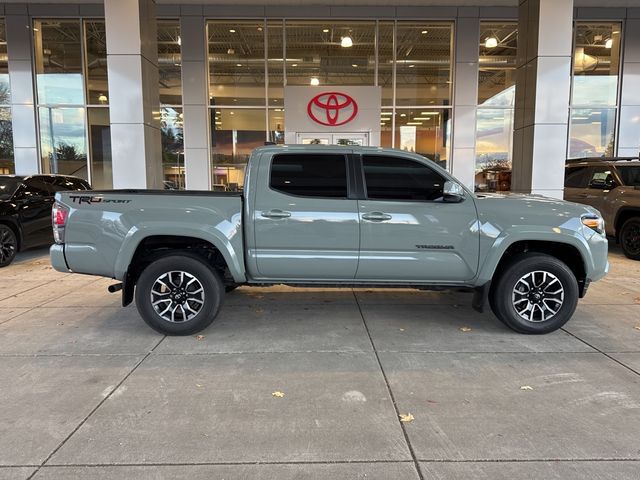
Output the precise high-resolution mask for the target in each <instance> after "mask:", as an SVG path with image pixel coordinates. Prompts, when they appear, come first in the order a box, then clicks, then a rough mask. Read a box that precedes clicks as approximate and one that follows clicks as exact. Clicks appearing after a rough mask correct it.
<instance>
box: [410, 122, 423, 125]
mask: <svg viewBox="0 0 640 480" xmlns="http://www.w3.org/2000/svg"><path fill="white" fill-rule="evenodd" d="M407 125H422V122H407Z"/></svg>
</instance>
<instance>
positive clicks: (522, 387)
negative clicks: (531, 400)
mask: <svg viewBox="0 0 640 480" xmlns="http://www.w3.org/2000/svg"><path fill="white" fill-rule="evenodd" d="M520 390H533V387H531V386H529V385H522V386H521V387H520Z"/></svg>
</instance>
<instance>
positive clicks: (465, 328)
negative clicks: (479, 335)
mask: <svg viewBox="0 0 640 480" xmlns="http://www.w3.org/2000/svg"><path fill="white" fill-rule="evenodd" d="M459 330H460V331H461V332H470V331H471V327H460V329H459Z"/></svg>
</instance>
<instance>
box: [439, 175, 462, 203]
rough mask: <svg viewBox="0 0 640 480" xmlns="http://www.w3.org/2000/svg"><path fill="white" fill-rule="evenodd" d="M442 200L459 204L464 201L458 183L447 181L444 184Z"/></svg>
mask: <svg viewBox="0 0 640 480" xmlns="http://www.w3.org/2000/svg"><path fill="white" fill-rule="evenodd" d="M442 199H443V201H445V202H448V203H459V202H462V201H463V200H464V188H462V185H460V184H459V183H456V182H453V181H451V180H447V181H446V182H444V189H443V192H442Z"/></svg>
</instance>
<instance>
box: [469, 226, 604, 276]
mask: <svg viewBox="0 0 640 480" xmlns="http://www.w3.org/2000/svg"><path fill="white" fill-rule="evenodd" d="M573 228H575V230H574V229H573ZM573 228H560V227H555V228H549V227H538V228H537V227H536V226H525V225H522V226H514V227H512V228H510V229H508V230H504V231H502V232H500V234H499V235H498V236H497V237H495V239H494V241H493V243H492V244H491V246H490V247H489V249H488V251H487V252H486V255H485V256H484V262H482V263H481V265H480V269H479V273H478V280H477V284H478V285H483V284H484V283H486V282H488V281H490V280H491V279H492V278H493V275H494V273H495V271H496V268H497V267H498V263H500V260H501V259H502V257H503V256H504V254H505V252H506V251H507V250H508V248H509V247H510V246H511V245H513V244H514V243H516V242H520V241H532V240H535V241H538V242H555V243H564V244H567V245H571V246H572V247H575V248H576V249H577V250H578V252H579V253H580V257H581V258H582V262H583V264H584V267H585V271H586V273H587V278H590V274H591V272H593V271H594V269H595V265H594V261H593V256H592V255H591V250H590V248H589V244H588V242H587V239H586V238H585V237H584V236H583V235H582V234H581V233H579V232H580V231H581V230H582V228H584V227H583V226H582V225H581V224H580V225H579V226H578V225H574V226H573ZM485 233H486V232H485Z"/></svg>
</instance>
